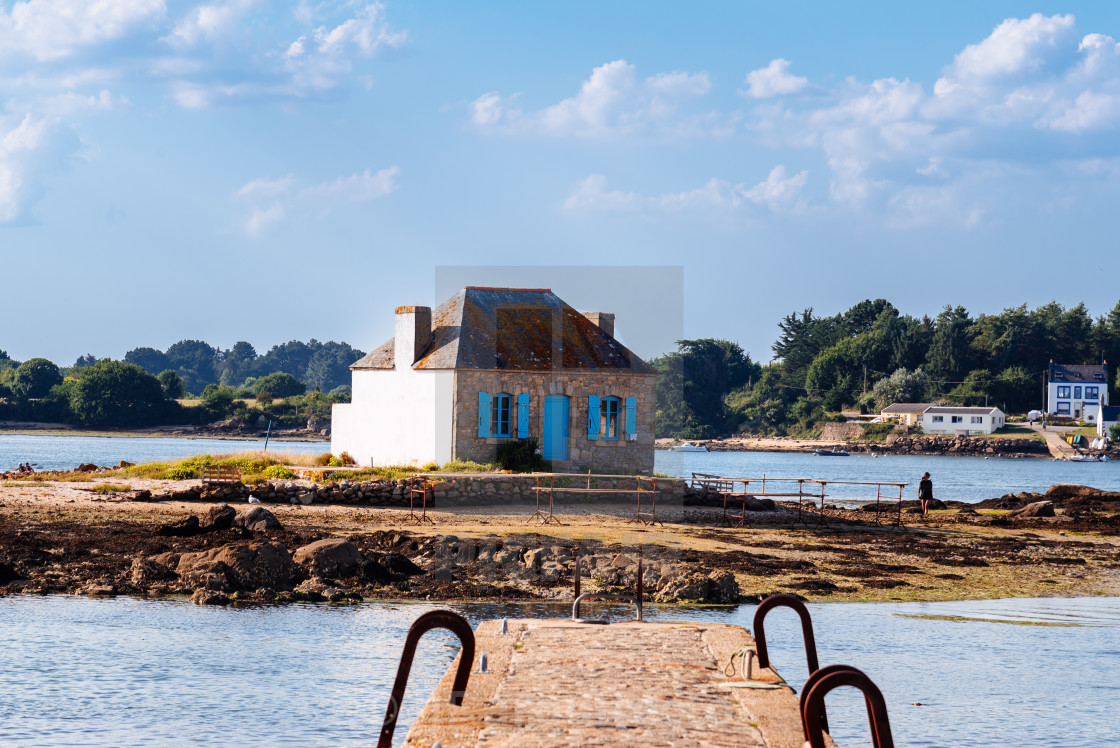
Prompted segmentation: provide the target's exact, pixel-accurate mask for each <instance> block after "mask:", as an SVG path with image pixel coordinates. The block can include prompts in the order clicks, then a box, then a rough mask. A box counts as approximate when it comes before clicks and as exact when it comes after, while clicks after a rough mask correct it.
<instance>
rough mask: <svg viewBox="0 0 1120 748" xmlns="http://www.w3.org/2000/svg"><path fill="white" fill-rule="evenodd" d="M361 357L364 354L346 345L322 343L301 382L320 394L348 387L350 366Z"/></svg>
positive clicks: (329, 342)
mask: <svg viewBox="0 0 1120 748" xmlns="http://www.w3.org/2000/svg"><path fill="white" fill-rule="evenodd" d="M363 355H365V354H363V353H362V352H361V351H359V350H357V349H356V348H352V347H350V346H349V345H347V344H346V343H336V342H334V341H333V340H331V341H328V342H326V343H323V346H322V347H321V348H320V349H319V350H317V351H315V353H313V354H312V355H311V359H310V360H309V361H308V363H307V372H306V374H305V375H304V377H303V381H304V382H306V383H307V385H308V386H309V387H313V388H314V389H317V390H319V391H321V392H329V391H330V390H333V389H334V388H335V387H338V386H341V385H348V384H350V365H351V364H352V363H354V362H355V361H357V360H358V359H360V358H361V357H362V356H363ZM274 394H275V393H274Z"/></svg>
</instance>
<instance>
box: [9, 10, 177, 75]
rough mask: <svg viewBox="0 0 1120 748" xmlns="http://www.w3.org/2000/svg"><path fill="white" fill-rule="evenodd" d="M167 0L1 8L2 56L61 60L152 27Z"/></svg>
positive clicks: (161, 15)
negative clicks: (19, 55) (17, 55)
mask: <svg viewBox="0 0 1120 748" xmlns="http://www.w3.org/2000/svg"><path fill="white" fill-rule="evenodd" d="M165 12H166V8H165V6H164V2H163V0H23V1H22V2H17V3H15V4H13V5H12V7H11V10H5V9H3V8H0V55H11V54H13V53H23V54H28V55H31V56H32V57H34V58H35V59H37V60H41V61H47V60H58V59H61V58H65V57H68V56H70V55H72V54H74V53H75V52H76V51H78V50H79V49H82V48H87V47H94V46H97V45H99V44H104V43H106V42H111V41H116V40H118V39H120V38H122V37H124V36H126V35H128V34H130V33H132V32H134V31H137V30H139V29H142V28H146V27H151V26H152V25H154V24H155V23H157V22H158V21H160V20H161V19H162V18H163V16H164V14H165Z"/></svg>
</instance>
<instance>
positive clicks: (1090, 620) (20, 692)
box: [0, 596, 1120, 748]
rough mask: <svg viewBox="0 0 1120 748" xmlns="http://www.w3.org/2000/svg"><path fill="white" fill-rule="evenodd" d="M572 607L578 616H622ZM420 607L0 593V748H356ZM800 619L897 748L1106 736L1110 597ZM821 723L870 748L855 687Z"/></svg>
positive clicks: (444, 645) (728, 612)
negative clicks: (853, 670)
mask: <svg viewBox="0 0 1120 748" xmlns="http://www.w3.org/2000/svg"><path fill="white" fill-rule="evenodd" d="M590 605H593V606H594V607H593V608H592V607H590ZM590 605H589V610H593V611H594V612H595V613H596V614H599V613H600V612H602V611H607V612H608V613H609V614H610V615H613V616H615V617H622V618H629V617H630V616H631V615H632V611H631V610H630V609H627V608H625V607H617V606H615V607H611V606H605V605H602V604H594V603H592V604H590ZM433 607H434V606H432V605H428V604H418V603H390V604H384V603H382V604H369V605H360V606H353V607H330V606H310V605H306V606H305V605H292V606H287V607H281V608H277V607H261V608H253V609H237V610H235V609H227V608H205V607H197V606H194V605H190V604H189V603H183V602H173V601H140V600H132V599H126V598H121V599H116V600H91V599H88V598H75V597H65V596H57V597H45V598H43V597H30V596H14V597H8V598H3V599H0V652H3V653H4V655H3V666H2V667H0V693H4V694H5V695H6V696H5V698H4V699H0V744H3V745H5V746H60V745H82V746H88V745H98V746H109V745H139V746H143V745H159V746H178V745H184V746H185V745H203V744H218V745H227V746H256V745H333V746H358V745H372V744H373V743H374V742H375V741H376V735H377V732H378V729H379V727H380V720H381V716H382V714H383V712H384V709H385V704H386V699H387V698H388V693H389V688H390V686H391V684H392V678H393V676H394V675H395V673H396V666H397V660H398V657H399V655H400V647H401V645H402V643H403V641H404V635H405V632H406V631H407V629H408V626H409V625H410V624H411V622H412V621H413V620H414V619H415V618H416V617H417V616H419V615H420V614H421V613H423V612H425V611H427V610H431V609H433ZM446 607H450V608H452V609H455V610H458V611H459V612H461V613H463V614H464V615H465V616H466V617H467V618H468V619H469V620H470V621H471V622H472V625H476V624H477V623H478V622H479V621H481V620H484V619H488V618H500V617H503V616H507V617H511V618H512V617H561V616H567V615H570V610H571V608H570V605H565V604H531V605H499V604H492V603H478V604H467V605H449V606H446ZM810 609H811V611H812V614H813V620H814V624H815V630H816V637H817V645H818V649H819V652H820V658H821V664H822V665H825V664H831V663H837V662H842V663H845V664H851V665H855V666H856V667H858V668H860V669H861V670H863V671H864V672H866V673H867V674H868V675H869V676H871V678H872V679H873V680H874V681H875V682H876V683H877V684H878V685H879V686H880V688H882V690H883V692H884V694H885V695H886V698H887V704H888V707H889V709H890V718H891V723H892V726H893V728H894V734H895V740H896V743H897V744H898V745H899V746H945V745H954V746H990V745H1048V746H1060V747H1063V748H1074V747H1077V746H1097V745H1102V744H1103V743H1102V739H1103V737H1104V736H1106V735H1109V734H1111V733H1113V732H1115V731H1116V730H1117V728H1120V719H1118V718H1117V717H1116V716H1115V709H1114V705H1115V703H1116V702H1117V700H1118V699H1120V634H1118V628H1120V623H1118V621H1120V598H1075V599H1046V600H1034V599H1024V600H995V601H981V602H972V601H967V602H951V603H905V604H833V605H812V606H810ZM753 610H754V609H753V606H743V607H740V608H722V609H696V608H689V609H682V608H670V607H664V606H649V607H647V609H646V612H647V616H648V617H649V618H651V619H655V620H657V619H661V620H664V619H675V620H681V619H687V620H694V621H713V622H726V623H735V624H738V625H744V626H746V625H749V623H750V618H751V616H752V614H753ZM897 614H904V615H919V616H921V615H933V616H955V617H967V618H981V619H983V618H989V619H999V621H1020V622H1024V621H1035V622H1049V623H1076V624H1080V625H1078V626H1073V627H1061V628H1055V627H1050V626H1025V625H1015V624H1012V623H1005V622H999V621H983V620H981V621H975V620H972V621H960V620H947V619H944V618H934V619H930V618H902V617H899V615H897ZM767 635H768V637H767V638H768V640H769V644H770V650H771V658H772V659H773V661H774V664H775V666H776V667H777V668H778V669H779V670H780V671H781V672H782V674H783V675H784V676H785V677H786V678H787V679H788V680H789V681H790V683H791V685H793V686H795V687H798V688H799V687H800V685H801V683H803V682H804V680H805V677H806V676H807V672H806V670H805V660H804V651H803V649H802V645H801V639H800V627H799V624H798V622H797V618H796V616H795V614H794V613H793V612H792V611H789V610H784V609H778V610H776V611H774V612H773V613H772V614H771V615H770V616H769V617H768V618H767ZM456 651H457V640H456V639H455V637H454V636H453V635H451V634H449V633H445V632H442V631H434V632H432V633H431V634H429V635H428V636H426V637H425V638H424V639H423V640H421V643H420V646H419V648H418V650H417V656H416V661H415V664H414V666H413V676H412V678H411V680H410V682H409V690H408V693H407V694H406V696H405V702H404V705H403V710H402V723H401V726H400V729H398V731H397V743H398V744H399V743H401V742H403V739H404V736H405V735H406V732H407V729H406V726H407V725H408V724H410V723H411V721H412V720H413V719H415V716H416V714H417V713H418V712H419V710H420V708H421V706H422V705H423V703H424V701H425V699H426V698H427V696H428V694H429V693H430V692H431V690H432V688H434V686H435V683H436V682H437V681H438V680H439V678H440V677H441V676H442V674H443V672H444V671H445V669H446V667H447V665H448V664H449V663H450V661H451V660H452V659H453V658H454V656H455V652H456ZM915 702H920V703H921V704H923V706H920V707H918V706H913V704H914V703H915ZM829 721H830V724H831V725H832V728H833V733H834V736H835V737H836V738H837V740H838V741H839V742H840V744H841V745H843V746H845V748H851V747H852V746H863V745H870V741H869V740H868V739H867V727H866V715H865V712H864V709H863V705H862V702H860V700H859V696H858V694H857V693H856V692H855V691H854V690H851V689H842V690H839V691H836V692H833V694H831V695H830V696H829ZM1104 742H1107V740H1105V741H1104Z"/></svg>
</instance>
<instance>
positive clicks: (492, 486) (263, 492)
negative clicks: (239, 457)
mask: <svg viewBox="0 0 1120 748" xmlns="http://www.w3.org/2000/svg"><path fill="white" fill-rule="evenodd" d="M425 480H426V481H427V482H428V483H429V484H430V485H431V492H430V493H429V494H428V506H503V505H517V504H522V505H533V504H535V503H536V491H535V490H534V489H535V488H536V486H537V479H536V478H529V477H522V476H515V475H497V476H496V475H479V476H471V477H455V478H443V477H441V476H439V475H437V474H432V475H430V476H428V477H427V478H426V479H425ZM635 484H636V481H635V479H634V478H625V477H619V478H592V479H591V488H592V489H596V488H598V489H608V490H609V489H616V490H617V489H631V490H632V489H634V488H635ZM541 485H542V486H547V485H548V483H547V481H546V480H545V479H542V480H541ZM554 485H555V491H554V494H553V503H555V504H602V503H615V504H617V503H627V502H631V501H637V495H636V494H633V493H629V494H627V493H597V492H595V491H594V490H593V491H592V492H591V493H587V492H585V491H580V492H575V491H566V490H563V489H565V488H579V489H586V488H587V478H586V477H583V478H581V477H579V476H572V477H567V476H564V477H558V478H556V479H555V484H554ZM419 486H420V484H419V479H418V481H417V488H419ZM642 487H643V489H648V488H650V487H651V482H650V480H649V479H643V480H642ZM409 490H410V486H409V481H408V479H400V480H373V481H339V482H337V483H311V482H309V481H284V482H270V483H258V484H254V485H245V484H242V483H234V484H229V485H205V484H204V485H201V486H199V485H195V486H191V487H189V488H187V489H185V490H183V491H173V492H171V493H169V494H168V495H166V496H157V497H153V496H152V495H151V494H150V493H149V492H141V495H139V496H137V497H136V499H137V500H139V501H151V500H157V499H170V500H172V501H238V500H242V501H244V500H248V498H249V497H250V496H253V497H255V498H257V499H259V500H260V501H262V502H264V503H266V504H289V503H290V504H304V505H308V504H361V505H367V506H408V505H409V500H410V492H409ZM144 494H147V495H144ZM684 494H685V483H684V481H681V480H678V479H675V478H664V479H659V480H658V481H657V500H658V501H662V502H664V501H668V502H670V503H675V504H676V505H678V506H679V505H681V504H682V502H683V499H684ZM647 497H648V494H643V495H642V498H643V500H644V499H646V498H647ZM541 499H542V501H545V502H547V500H548V495H547V493H544V492H542V493H541ZM416 500H417V503H418V504H419V503H420V496H419V494H417V496H416Z"/></svg>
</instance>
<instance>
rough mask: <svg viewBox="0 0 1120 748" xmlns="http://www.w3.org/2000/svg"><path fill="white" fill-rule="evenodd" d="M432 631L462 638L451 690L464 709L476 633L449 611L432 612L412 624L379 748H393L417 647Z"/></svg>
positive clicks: (382, 728) (455, 700) (458, 704)
mask: <svg viewBox="0 0 1120 748" xmlns="http://www.w3.org/2000/svg"><path fill="white" fill-rule="evenodd" d="M432 629H447V630H448V631H450V632H451V633H453V634H455V635H456V636H458V637H459V642H460V643H461V644H462V645H463V651H462V652H461V653H460V655H459V667H458V668H457V669H456V670H455V681H454V682H453V683H452V686H451V700H450V703H452V704H454V705H455V706H461V705H462V703H463V694H464V693H466V690H467V680H468V679H469V678H470V677H471V664H472V663H473V662H474V631H473V630H472V629H471V625H470V624H469V623H467V619H465V618H463V617H462V616H461V615H459V614H458V613H453V612H451V611H450V610H432V611H429V612H427V613H425V614H424V615H422V616H420V617H419V618H417V619H416V620H415V621H413V623H412V626H411V627H409V629H408V636H406V637H405V640H404V651H402V652H401V662H400V665H398V666H397V677H396V680H394V681H393V690H392V692H391V693H390V695H389V706H388V707H386V708H385V721H384V722H382V723H381V737H380V738H379V739H378V741H377V748H392V745H393V732H394V731H395V730H396V728H397V717H398V716H400V707H401V701H402V700H403V699H404V689H405V686H407V685H408V675H409V673H410V672H411V671H412V659H413V657H414V656H415V655H416V644H417V643H418V642H419V641H420V637H422V636H424V634H426V633H428V632H429V631H431V630H432Z"/></svg>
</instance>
